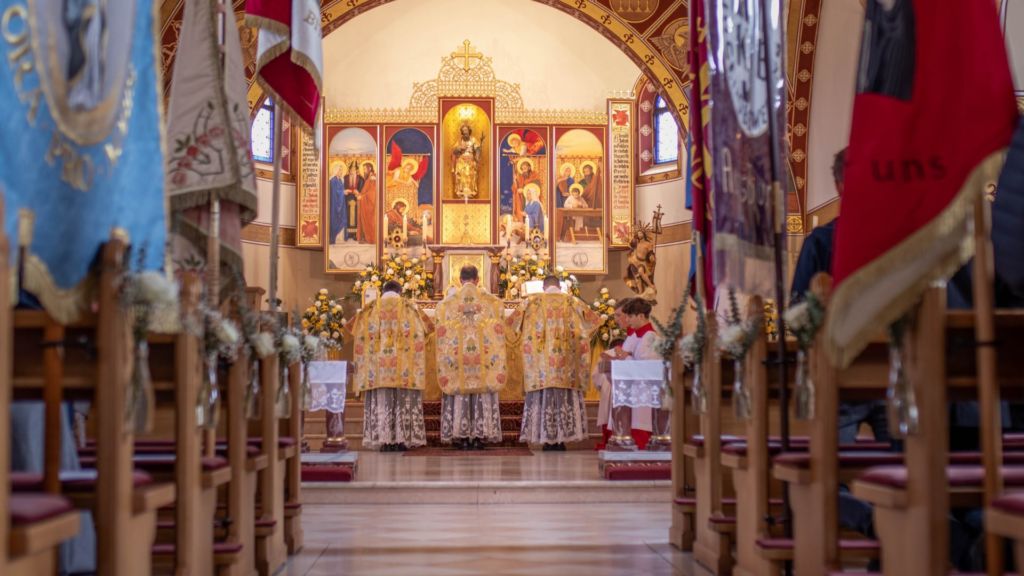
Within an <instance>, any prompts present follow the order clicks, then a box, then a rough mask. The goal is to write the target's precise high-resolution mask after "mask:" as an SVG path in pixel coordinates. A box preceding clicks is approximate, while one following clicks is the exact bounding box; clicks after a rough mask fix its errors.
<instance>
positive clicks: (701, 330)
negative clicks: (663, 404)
mask: <svg viewBox="0 0 1024 576" xmlns="http://www.w3.org/2000/svg"><path fill="white" fill-rule="evenodd" d="M694 304H695V307H696V312H697V329H696V330H694V331H693V332H692V333H690V334H687V335H686V336H684V337H683V339H682V340H680V341H679V357H680V358H682V360H683V365H684V366H686V367H688V368H691V369H692V370H693V383H692V384H691V386H690V393H691V394H692V395H693V404H692V406H693V411H694V412H696V413H698V414H703V413H705V412H707V411H708V396H707V392H706V391H705V389H704V385H703V380H704V371H703V370H702V369H701V366H702V364H703V362H704V350H706V349H707V348H706V347H707V344H708V327H707V318H706V317H705V316H704V314H706V311H705V310H704V304H703V302H702V298H701V297H700V296H699V295H698V296H695V297H694Z"/></svg>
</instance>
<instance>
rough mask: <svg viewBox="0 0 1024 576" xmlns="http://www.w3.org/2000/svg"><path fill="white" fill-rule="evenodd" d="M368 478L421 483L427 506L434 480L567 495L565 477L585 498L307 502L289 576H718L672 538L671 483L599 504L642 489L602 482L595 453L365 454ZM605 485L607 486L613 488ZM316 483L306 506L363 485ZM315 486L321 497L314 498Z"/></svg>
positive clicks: (362, 472)
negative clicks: (654, 495)
mask: <svg viewBox="0 0 1024 576" xmlns="http://www.w3.org/2000/svg"><path fill="white" fill-rule="evenodd" d="M359 482H362V483H364V484H373V485H375V486H378V487H383V486H386V485H387V484H389V483H395V482H415V483H417V484H418V487H419V490H420V491H421V493H422V498H421V499H422V500H424V501H426V502H431V500H432V498H431V490H432V487H431V484H432V483H436V484H437V485H438V487H439V488H440V487H441V486H444V485H449V486H450V485H451V484H452V483H453V482H470V483H472V482H489V483H495V486H498V483H507V484H509V485H510V486H513V485H515V484H517V483H524V482H525V483H537V484H535V485H534V486H533V488H532V490H533V491H534V492H536V493H537V494H536V496H537V497H540V498H541V499H544V498H543V497H542V496H541V494H542V493H543V492H544V491H546V490H556V491H557V490H559V489H558V488H556V487H555V485H556V484H557V483H578V484H575V485H574V489H575V495H576V497H575V498H572V499H568V498H559V500H561V502H559V503H554V502H547V503H537V502H536V498H528V497H527V498H522V499H520V498H516V499H514V502H515V503H507V501H504V502H503V501H501V500H500V499H498V500H490V499H483V498H479V497H478V496H473V494H479V492H480V490H479V489H477V491H476V492H470V491H467V492H465V495H466V499H465V500H463V501H462V503H445V504H438V503H425V504H409V503H406V502H408V501H407V500H406V499H405V498H401V500H403V501H404V502H391V503H346V504H335V503H327V504H309V503H307V504H306V505H304V507H303V514H302V520H303V527H304V529H305V533H306V547H305V549H304V550H303V551H302V552H301V553H300V554H299V555H298V556H295V557H293V558H292V559H291V561H290V563H289V564H288V567H287V569H286V571H285V572H284V573H285V574H289V575H310V576H314V575H328V574H330V575H338V574H344V575H346V576H348V575H360V576H361V575H367V576H408V575H412V574H415V575H417V576H442V575H443V576H448V575H451V576H462V575H465V576H471V575H472V576H479V575H481V574H486V575H487V576H505V575H508V576H513V575H522V576H546V575H551V576H565V575H570V574H587V575H590V576H632V575H642V574H643V575H651V576H670V575H671V576H690V575H700V576H704V575H705V574H707V573H706V572H704V571H702V570H699V569H697V568H695V567H694V565H693V561H692V559H691V558H690V556H689V555H686V554H682V553H680V552H679V551H678V550H675V549H674V548H672V547H671V546H669V544H668V527H669V512H670V505H669V503H668V494H669V491H668V490H667V488H665V489H664V492H665V497H664V500H663V501H661V502H651V501H646V502H644V501H640V502H609V501H605V502H594V501H593V499H592V497H594V498H602V497H606V496H607V490H608V489H609V487H610V488H611V489H615V490H619V491H620V492H622V498H623V499H628V498H630V496H629V494H628V493H630V492H631V491H633V490H641V489H642V487H640V486H635V487H634V486H630V485H629V484H628V483H626V484H620V483H616V482H607V481H603V480H599V478H598V475H597V456H596V454H595V453H593V452H569V453H566V454H558V453H542V452H539V451H538V452H536V453H535V454H534V455H533V456H523V457H480V456H476V457H474V456H466V457H451V456H446V457H431V456H426V457H411V456H402V455H401V454H378V453H368V452H360V454H359V471H358V473H357V482H356V483H359ZM356 483H353V484H356ZM542 483H550V484H551V487H548V486H547V485H546V484H542ZM599 483H602V484H604V485H605V486H606V487H605V488H604V489H602V487H601V486H600V485H599ZM313 488H314V487H313V486H306V488H304V498H305V499H306V501H307V502H309V501H310V499H311V497H312V499H317V500H320V501H324V500H325V498H324V497H327V496H328V494H329V493H330V492H331V491H338V492H341V491H349V490H352V486H351V485H349V486H345V485H335V486H334V487H333V488H332V487H330V486H324V485H317V486H315V490H312V489H313ZM659 488H660V487H659ZM469 489H470V487H468V486H467V487H466V490H469ZM495 489H496V490H500V488H495ZM311 492H316V493H320V494H318V496H314V495H313V494H311ZM404 492H405V491H404V490H403V495H404ZM326 499H327V500H328V501H329V500H330V499H329V497H328V498H326ZM643 499H644V500H648V498H646V497H644V498H643ZM375 501H376V499H375ZM445 501H446V502H458V500H457V499H454V500H452V499H448V498H445ZM385 502H386V501H385ZM467 502H468V503H467ZM494 502H497V503H494Z"/></svg>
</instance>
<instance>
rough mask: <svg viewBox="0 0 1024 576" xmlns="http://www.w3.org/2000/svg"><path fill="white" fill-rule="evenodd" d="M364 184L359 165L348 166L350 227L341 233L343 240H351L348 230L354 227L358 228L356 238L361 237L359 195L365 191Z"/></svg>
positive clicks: (347, 208) (348, 216)
mask: <svg viewBox="0 0 1024 576" xmlns="http://www.w3.org/2000/svg"><path fill="white" fill-rule="evenodd" d="M363 183H364V180H363V177H362V176H360V175H359V164H358V163H356V162H354V161H353V162H352V163H351V164H349V166H348V174H346V175H345V183H344V184H345V212H346V214H345V218H346V221H347V222H348V226H346V227H345V229H343V230H342V231H341V239H342V240H348V239H349V234H348V229H349V227H353V226H354V227H355V228H356V236H357V237H358V236H359V222H360V220H361V218H360V216H359V214H358V212H359V208H361V206H359V193H360V191H361V190H362V189H363Z"/></svg>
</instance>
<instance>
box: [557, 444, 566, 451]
mask: <svg viewBox="0 0 1024 576" xmlns="http://www.w3.org/2000/svg"><path fill="white" fill-rule="evenodd" d="M555 451H556V452H565V442H559V443H558V444H555Z"/></svg>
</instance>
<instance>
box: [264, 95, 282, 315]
mask: <svg viewBox="0 0 1024 576" xmlns="http://www.w3.org/2000/svg"><path fill="white" fill-rule="evenodd" d="M284 113H285V112H284V107H283V106H278V105H277V101H276V99H275V101H274V193H273V200H272V202H273V204H272V206H271V211H270V214H271V216H270V288H269V290H268V292H269V294H268V296H269V298H270V312H271V313H272V314H273V313H275V312H277V250H278V244H279V240H280V238H279V237H278V236H279V233H280V227H281V222H280V218H281V131H282V130H281V114H284Z"/></svg>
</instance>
